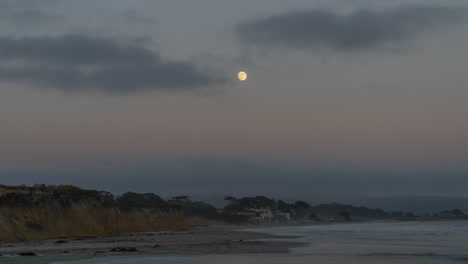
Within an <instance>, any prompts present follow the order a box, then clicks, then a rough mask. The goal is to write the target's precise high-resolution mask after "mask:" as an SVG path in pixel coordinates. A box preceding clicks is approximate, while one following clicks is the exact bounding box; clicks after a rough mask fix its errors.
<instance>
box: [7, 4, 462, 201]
mask: <svg viewBox="0 0 468 264" xmlns="http://www.w3.org/2000/svg"><path fill="white" fill-rule="evenodd" d="M0 32H1V33H0V124H1V129H0V183H3V184H27V185H31V184H34V183H46V184H62V183H66V184H75V185H78V186H81V187H84V188H96V189H104V190H109V191H112V192H116V193H121V192H124V191H139V192H156V193H160V194H162V195H165V196H170V195H179V194H197V195H212V194H222V195H224V194H239V195H240V194H262V193H263V194H268V195H272V196H275V195H276V196H288V195H289V196H302V197H305V196H307V195H310V193H311V192H314V193H319V192H320V193H323V194H329V195H333V194H343V193H355V194H366V195H375V196H378V195H408V194H416V195H445V196H466V195H467V194H466V190H464V189H463V186H466V184H468V166H467V165H466V164H468V163H467V162H468V136H467V135H468V115H467V113H468V89H467V87H466V84H467V83H468V77H467V76H468V75H467V73H466V69H468V52H466V47H467V46H468V34H467V32H468V3H466V1H464V0H450V1H430V0H405V1H403V0H401V1H385V0H372V1H371V0H353V1H349V0H332V1H330V0H290V1H283V0H264V1H247V0H238V1H224V0H221V1H220V0H198V1H173V0H158V1H149V0H133V1H126V0H112V1H111V0H92V1H91V0H82V1H72V0H60V1H59V0H34V1H26V0H0ZM241 70H243V71H246V72H247V73H248V79H247V80H246V81H244V82H240V81H238V80H237V73H238V72H239V71H241Z"/></svg>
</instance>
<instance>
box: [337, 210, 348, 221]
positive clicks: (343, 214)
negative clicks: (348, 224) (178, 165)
mask: <svg viewBox="0 0 468 264" xmlns="http://www.w3.org/2000/svg"><path fill="white" fill-rule="evenodd" d="M339 215H340V218H341V219H342V220H343V221H350V220H351V214H350V213H348V212H345V211H341V212H340V214H339Z"/></svg>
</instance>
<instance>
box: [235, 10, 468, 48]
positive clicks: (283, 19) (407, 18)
mask: <svg viewBox="0 0 468 264" xmlns="http://www.w3.org/2000/svg"><path fill="white" fill-rule="evenodd" d="M466 18H468V11H467V10H466V9H463V8H455V7H436V6H406V7H400V8H397V9H393V10H386V11H372V10H367V9H363V10H358V11H355V12H353V13H350V14H346V15H342V14H337V13H334V12H331V11H324V10H308V11H296V12H291V13H287V14H281V15H274V16H270V17H267V18H264V19H260V20H255V21H250V22H246V23H241V24H239V25H238V26H237V34H238V36H239V37H240V39H241V40H242V41H244V42H246V43H249V44H254V45H258V46H262V47H285V48H293V49H311V48H329V49H335V50H342V51H356V50H366V49H373V48H380V47H387V46H394V45H398V44H401V43H406V42H407V41H409V40H411V39H412V38H413V37H415V36H416V35H418V34H419V33H422V32H425V31H428V30H433V29H436V28H438V27H441V26H448V25H452V24H455V23H457V22H460V21H463V20H465V21H466Z"/></svg>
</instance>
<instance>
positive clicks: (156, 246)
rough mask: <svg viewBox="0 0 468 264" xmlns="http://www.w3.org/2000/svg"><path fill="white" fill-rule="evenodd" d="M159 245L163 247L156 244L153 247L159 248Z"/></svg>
mask: <svg viewBox="0 0 468 264" xmlns="http://www.w3.org/2000/svg"><path fill="white" fill-rule="evenodd" d="M158 247H161V246H160V245H154V247H153V248H158Z"/></svg>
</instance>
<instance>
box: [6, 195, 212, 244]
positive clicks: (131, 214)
mask: <svg viewBox="0 0 468 264" xmlns="http://www.w3.org/2000/svg"><path fill="white" fill-rule="evenodd" d="M106 197H108V193H103V192H97V191H88V190H81V189H79V188H76V187H70V186H65V187H64V186H59V187H44V186H43V187H41V188H37V187H15V188H13V187H8V188H6V187H1V186H0V242H15V241H25V240H34V239H47V238H61V237H62V238H65V237H67V238H69V237H84V236H111V235H116V234H120V233H126V232H143V231H160V230H180V229H187V228H189V227H191V226H192V225H193V223H194V222H193V221H192V220H191V219H189V218H188V217H186V216H184V214H183V212H182V211H180V210H177V209H176V208H171V207H164V206H160V205H158V207H154V208H129V207H127V208H122V207H119V206H117V205H115V204H112V203H109V201H108V200H107V201H106V199H105V198H106ZM202 223H203V219H201V220H199V221H198V222H197V223H196V224H202Z"/></svg>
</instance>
